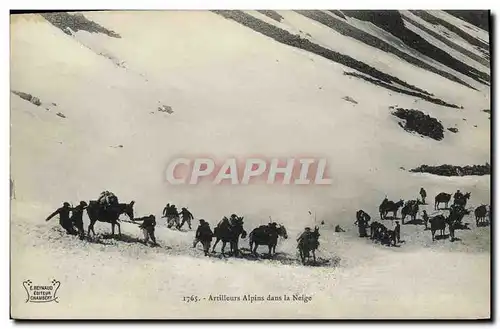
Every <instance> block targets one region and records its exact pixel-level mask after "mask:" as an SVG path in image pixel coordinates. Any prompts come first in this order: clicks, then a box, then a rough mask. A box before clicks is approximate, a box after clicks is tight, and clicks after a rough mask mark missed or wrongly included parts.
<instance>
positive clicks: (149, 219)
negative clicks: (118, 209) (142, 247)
mask: <svg viewBox="0 0 500 329" xmlns="http://www.w3.org/2000/svg"><path fill="white" fill-rule="evenodd" d="M138 221H142V224H141V225H139V228H140V229H142V233H143V234H144V244H146V243H148V241H149V239H151V241H153V246H157V245H158V243H157V242H156V238H155V226H156V219H155V216H154V215H149V216H146V217H142V218H135V219H134V222H138Z"/></svg>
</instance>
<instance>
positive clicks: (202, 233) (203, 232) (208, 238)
mask: <svg viewBox="0 0 500 329" xmlns="http://www.w3.org/2000/svg"><path fill="white" fill-rule="evenodd" d="M213 235H214V233H213V232H212V229H210V224H209V223H207V222H206V221H205V220H204V219H200V225H199V226H198V229H197V230H196V234H195V238H194V241H193V248H195V247H196V245H197V244H198V242H201V244H202V245H203V252H204V253H205V256H208V251H209V250H210V244H211V243H212V238H213Z"/></svg>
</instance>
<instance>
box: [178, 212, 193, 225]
mask: <svg viewBox="0 0 500 329" xmlns="http://www.w3.org/2000/svg"><path fill="white" fill-rule="evenodd" d="M181 215H182V222H181V225H179V230H180V229H181V228H182V226H183V225H184V223H185V222H187V223H188V227H189V229H191V220H192V219H193V218H194V217H193V214H192V213H191V212H190V211H189V210H187V209H186V208H184V207H183V208H182V209H181Z"/></svg>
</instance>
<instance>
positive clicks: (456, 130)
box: [448, 127, 458, 133]
mask: <svg viewBox="0 0 500 329" xmlns="http://www.w3.org/2000/svg"><path fill="white" fill-rule="evenodd" d="M448 130H449V131H451V132H452V133H458V129H457V128H453V127H452V128H448Z"/></svg>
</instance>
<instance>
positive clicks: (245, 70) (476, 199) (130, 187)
mask: <svg viewBox="0 0 500 329" xmlns="http://www.w3.org/2000/svg"><path fill="white" fill-rule="evenodd" d="M267 14H268V16H266V14H263V13H260V12H257V11H244V12H241V13H234V12H233V13H232V14H231V15H233V16H232V17H245V18H246V19H248V20H250V21H252V22H253V24H254V25H252V27H251V28H249V27H247V26H245V25H243V24H241V23H240V22H238V20H235V19H227V18H225V17H224V15H221V13H216V12H203V11H200V12H140V13H137V12H107V13H106V12H89V13H83V16H84V19H83V18H82V17H81V16H77V17H75V16H74V15H75V14H61V16H60V17H58V16H56V17H53V16H47V17H49V18H47V17H46V18H44V17H42V16H40V15H14V16H12V18H11V90H12V91H20V92H24V93H29V94H32V95H33V96H35V97H37V98H39V99H40V101H41V105H40V106H37V105H35V104H33V103H30V102H29V101H26V100H25V99H22V98H21V97H19V96H18V95H16V94H14V93H11V124H12V131H11V145H12V155H11V167H12V171H11V179H12V180H13V181H14V184H15V192H16V199H15V200H13V201H12V218H11V224H12V225H11V226H12V241H13V245H12V278H13V281H12V288H11V292H12V311H13V315H15V316H23V317H25V316H28V314H30V316H32V317H61V316H64V317H68V316H70V317H73V316H74V317H92V318H96V317H98V318H102V317H148V318H162V317H167V318H175V317H180V318H184V317H218V316H219V315H217V314H218V313H217V314H216V313H214V312H215V310H217V309H220V308H221V307H224V309H225V315H226V316H228V317H320V318H342V317H347V318H352V317H369V318H374V317H375V318H377V317H401V316H406V317H408V316H409V317H426V316H427V317H429V316H430V317H466V318H470V317H487V316H488V315H489V303H490V302H489V294H488V292H489V260H490V254H489V228H487V227H486V228H475V227H474V226H475V225H472V226H473V230H471V231H463V232H462V231H461V232H460V233H459V234H458V235H459V237H461V239H462V240H461V241H457V242H455V243H453V244H451V243H450V242H449V241H446V240H441V241H436V242H432V241H431V239H430V233H429V232H428V231H424V230H423V227H422V226H415V225H405V226H404V227H403V232H402V234H403V239H404V240H406V241H407V242H406V243H405V244H403V245H402V246H401V248H384V247H381V246H379V245H374V244H373V243H371V241H364V240H360V239H358V238H357V237H356V233H357V232H356V228H355V227H354V226H353V224H352V223H353V222H354V220H355V218H354V214H355V212H356V211H357V210H358V209H364V210H365V211H367V212H368V213H369V214H371V215H372V217H373V218H376V217H378V215H376V214H377V213H378V205H379V204H380V201H381V200H382V199H383V198H384V197H385V196H386V195H387V196H388V197H389V199H391V200H396V199H399V198H403V199H405V200H407V199H412V198H416V197H417V193H418V190H419V189H420V187H421V186H424V187H425V188H426V190H427V192H428V195H429V196H430V197H429V199H431V200H432V199H433V196H434V195H436V194H437V193H439V192H442V191H447V192H449V193H451V192H453V191H455V190H457V189H461V190H465V191H470V192H471V193H472V196H471V199H470V200H469V204H470V205H479V204H481V203H485V204H487V203H489V202H490V178H489V176H481V177H476V176H470V177H452V178H448V177H439V176H432V175H426V174H415V173H410V172H408V170H409V169H411V168H415V167H418V166H420V165H421V164H428V165H439V164H443V163H449V164H453V165H468V164H484V163H485V162H489V161H490V121H489V120H488V116H487V115H486V114H485V113H484V112H483V110H484V109H489V104H490V90H489V86H487V85H485V84H484V83H481V82H479V81H475V80H474V79H472V78H470V77H467V76H466V75H464V74H462V73H463V72H462V73H461V72H458V71H456V70H455V68H454V67H449V66H446V65H444V64H442V63H438V62H437V61H435V60H432V59H431V58H429V57H426V56H425V55H424V54H421V53H419V52H418V50H415V49H410V48H408V47H403V46H402V44H403V42H402V41H401V40H398V39H397V37H396V36H393V37H389V36H388V35H387V34H385V33H383V31H381V29H378V28H377V27H376V26H374V25H370V24H371V23H367V22H361V21H359V20H357V21H356V20H354V19H352V18H349V17H347V18H346V24H350V25H351V26H353V29H354V28H356V29H362V30H363V31H365V33H368V34H370V36H371V38H374V39H373V40H375V39H377V40H381V41H380V43H382V41H383V42H385V43H388V44H390V45H391V47H394V48H397V49H400V51H401V52H404V53H405V54H407V55H408V56H418V58H419V60H421V61H422V62H425V63H427V64H426V65H427V67H433V69H431V70H427V69H425V68H422V67H420V66H417V65H414V64H412V63H411V62H408V61H405V60H402V59H401V58H400V57H397V56H395V55H394V54H391V53H388V52H386V51H384V50H381V49H378V48H376V47H374V46H373V45H374V44H375V43H373V44H367V43H364V42H362V41H360V40H358V39H355V38H352V37H349V36H346V35H343V34H341V33H339V32H337V31H335V30H333V29H331V28H330V27H328V26H326V25H323V24H321V23H319V22H317V21H315V20H313V19H310V18H308V17H306V16H305V15H302V14H301V13H298V12H294V11H278V12H277V13H276V14H277V15H279V16H276V15H273V14H270V13H267ZM227 15H229V14H227V13H226V16H227ZM269 15H271V16H273V18H271V17H269ZM325 15H326V14H325ZM332 15H334V14H333V13H332ZM429 15H431V14H429ZM279 17H281V20H280V19H279ZM329 17H331V16H329ZM336 17H338V16H336ZM433 17H434V16H433ZM339 19H341V18H339ZM403 19H404V17H403ZM54 22H57V23H56V24H54ZM82 24H83V27H82ZM67 28H69V30H68V29H67ZM252 28H253V29H252ZM427 28H430V27H428V26H427ZM254 29H257V30H259V31H255V30H254ZM271 30H272V31H274V32H273V33H275V34H273V36H275V37H276V38H281V37H282V36H283V35H287V37H289V38H290V40H292V41H293V42H297V45H299V46H300V45H302V44H303V43H306V44H307V45H309V46H308V48H307V49H304V48H303V47H297V46H296V44H295V43H294V44H293V45H292V46H291V45H287V44H284V43H282V42H278V41H277V40H275V39H274V38H272V37H269V35H267V36H266V34H265V33H264V34H263V31H271ZM282 31H286V32H287V33H288V34H285V33H284V32H282ZM412 31H413V32H414V33H417V32H415V30H412ZM433 31H434V32H435V33H439V32H440V31H443V30H438V28H435V29H434V30H433ZM116 36H119V37H116ZM471 37H478V36H477V35H471ZM422 38H425V39H426V40H427V42H429V43H437V42H439V40H437V39H435V37H434V36H433V35H425V36H422ZM301 40H307V42H305V41H301ZM485 41H486V42H487V40H485ZM450 42H453V43H454V44H455V40H454V39H452V40H450ZM460 42H467V40H465V39H461V40H460ZM478 42H479V41H478ZM481 42H482V41H481ZM460 45H461V47H464V46H463V45H462V44H460ZM311 49H312V50H313V51H311ZM320 49H322V50H321V51H322V52H324V53H328V54H332V53H336V54H338V56H337V55H336V56H333V57H330V58H329V57H325V56H321V55H318V53H314V51H316V50H320ZM454 49H455V48H454ZM467 49H469V50H470V51H471V52H472V51H474V50H473V49H475V48H474V45H470V47H469V48H467ZM475 54H476V55H477V56H480V57H481V58H482V59H483V60H484V61H488V59H487V58H486V56H484V55H482V53H481V52H479V51H477V50H476V51H475ZM450 56H451V55H450ZM332 58H333V59H332ZM339 58H340V59H341V60H338V59H339ZM454 58H455V59H456V60H457V61H462V62H463V63H464V65H468V66H470V67H474V68H476V69H477V70H479V71H481V72H483V73H485V74H489V72H488V69H487V68H486V69H483V70H480V69H479V68H477V65H482V63H480V62H478V61H475V60H474V59H473V58H470V57H468V56H458V55H457V56H455V57H454ZM343 59H348V60H346V61H344V60H343ZM351 59H352V60H351ZM354 61H356V62H354ZM352 63H357V64H355V65H352ZM368 67H369V69H366V68H368ZM365 69H366V70H365ZM437 70H440V71H443V72H447V74H449V75H451V76H453V77H455V78H456V79H455V80H462V81H464V82H466V83H467V84H469V85H470V86H472V87H473V88H469V87H467V86H465V85H463V84H460V83H457V82H456V81H452V80H450V79H448V78H446V77H443V76H442V75H439V74H437V73H436V72H437ZM353 72H354V73H356V74H357V75H359V76H363V77H365V79H358V78H356V77H355V76H349V75H346V73H353ZM368 78H369V79H372V81H374V82H375V83H370V82H368V81H367V80H368ZM383 83H385V84H386V86H385V87H382V86H381V84H383ZM388 86H390V88H388ZM391 88H392V89H391ZM424 91H425V92H424ZM410 92H412V93H417V94H418V95H416V96H415V95H413V96H412V94H409V93H410ZM426 93H427V94H432V96H430V97H432V98H433V99H439V100H442V101H443V102H445V103H450V104H456V105H457V108H453V107H449V106H443V105H440V104H439V103H436V102H432V101H427V100H425V98H423V97H421V96H425V95H427V94H426ZM346 96H348V97H350V98H352V99H354V100H355V102H356V103H353V102H349V101H346V100H345V99H344V98H346ZM427 96H429V95H427ZM53 103H55V105H54V104H53ZM396 105H397V106H398V107H403V108H414V109H418V110H421V111H423V112H424V113H426V114H429V115H430V116H432V117H435V118H437V119H438V120H440V121H441V122H442V124H443V126H444V128H445V131H444V139H443V140H441V141H436V140H433V139H430V138H424V137H422V136H420V135H418V134H412V133H408V132H406V131H405V130H404V129H402V128H401V127H400V126H399V124H398V122H399V119H397V118H396V117H395V116H393V115H392V114H391V109H390V107H391V106H396ZM162 106H169V107H171V109H172V111H170V113H169V112H163V111H159V110H158V108H159V107H160V108H161V107H162ZM58 113H59V114H60V115H58ZM61 115H62V116H61ZM475 126H477V127H475ZM448 127H456V128H458V131H459V132H458V133H456V134H454V133H452V132H450V131H448V130H446V128H448ZM178 156H188V157H199V156H211V157H214V158H215V159H217V161H218V162H221V161H223V160H224V159H225V158H227V157H238V158H242V159H244V158H247V157H254V156H261V157H266V158H269V157H282V158H287V157H294V156H311V157H318V158H325V159H327V161H328V170H329V176H330V177H331V178H332V180H333V184H332V185H330V186H294V185H290V186H281V185H265V184H253V185H252V184H251V185H248V186H228V185H220V186H213V185H210V184H209V183H208V182H204V183H201V184H199V185H196V186H187V185H186V186H182V185H181V186H172V185H169V184H168V183H167V181H166V179H165V169H166V167H167V165H168V163H169V162H170V161H171V160H172V159H174V158H176V157H178ZM401 167H403V168H405V169H406V170H402V169H401ZM103 190H110V191H113V192H114V193H116V194H117V195H118V197H119V198H120V200H122V201H124V202H125V201H130V200H135V201H136V206H135V212H136V214H135V216H136V217H140V216H144V215H147V214H150V213H153V214H155V215H156V216H157V218H158V222H159V227H158V230H157V231H158V233H157V235H158V237H159V241H160V244H161V245H162V248H148V247H146V246H143V245H142V244H139V243H137V238H138V237H140V232H139V229H138V228H137V227H136V226H135V225H133V224H130V223H126V222H123V223H122V229H123V231H124V233H125V234H127V236H128V239H125V240H126V241H117V240H114V239H105V238H103V237H101V239H100V241H101V243H90V242H81V241H79V240H75V239H73V238H72V237H67V236H64V235H63V234H61V232H60V230H59V228H58V227H57V223H56V221H57V219H53V220H52V221H51V222H49V223H45V222H44V218H46V216H47V215H48V214H50V213H51V212H52V211H53V210H54V209H55V208H56V207H59V205H60V204H61V202H62V201H65V200H68V201H70V202H72V203H73V204H76V203H77V202H78V201H80V200H90V199H95V198H97V196H98V194H99V193H100V192H101V191H103ZM167 202H170V203H175V204H177V205H178V206H179V207H182V206H188V207H189V209H190V210H191V211H192V212H193V213H194V215H195V217H196V218H205V219H206V220H207V221H209V222H210V223H211V225H212V226H213V225H215V224H216V223H217V222H218V221H219V220H220V218H221V217H222V216H227V215H229V214H231V213H238V214H241V215H243V216H245V228H246V229H247V231H250V230H251V229H252V228H254V227H255V226H257V225H260V224H264V223H267V222H268V220H269V216H271V218H272V219H273V220H276V221H278V222H280V223H283V224H284V225H285V226H286V227H287V230H288V233H289V235H290V238H289V239H288V240H286V241H283V242H280V245H279V246H278V249H279V250H280V251H281V252H283V254H282V255H281V256H282V257H283V260H282V261H281V262H280V261H269V260H265V261H259V262H252V261H249V260H245V259H230V260H220V259H218V258H217V257H215V258H212V257H210V258H208V259H205V258H203V257H200V253H201V252H200V250H197V249H196V250H192V249H191V248H189V247H190V243H191V241H192V238H193V235H194V232H192V231H189V232H177V231H171V230H169V229H167V228H165V227H164V225H163V222H162V220H161V219H160V214H161V210H162V208H163V207H164V205H165V204H166V203H167ZM429 207H430V208H429V209H431V208H432V205H431V206H429ZM309 211H311V212H312V213H314V214H315V216H316V221H315V219H314V217H313V216H311V215H309V213H308V212H309ZM430 212H433V210H429V213H430ZM85 217H86V216H85ZM320 221H324V223H325V224H324V225H322V226H321V232H322V237H321V239H322V240H321V249H320V253H319V255H320V257H321V258H322V259H328V260H330V263H328V267H326V268H310V267H303V266H300V265H299V264H298V263H297V262H296V258H297V255H296V250H295V241H294V240H295V237H296V236H297V235H298V234H299V233H300V232H301V230H302V229H303V228H304V226H312V225H315V224H317V225H319V223H320ZM466 221H468V222H471V223H472V221H473V219H472V217H467V218H466ZM85 222H86V225H85V227H87V224H88V219H87V218H85ZM337 224H340V225H341V226H342V227H344V228H345V229H346V230H347V232H345V234H338V233H337V234H336V233H334V232H333V227H334V226H335V225H337ZM387 225H392V224H391V223H387ZM109 226H110V225H109V224H104V223H97V224H96V230H97V231H98V233H99V234H101V235H102V234H103V233H108V232H109V230H110V227H109ZM241 244H242V245H243V247H247V246H248V239H244V240H243V241H242V242H241ZM217 255H218V254H217ZM35 259H38V260H37V261H34V260H35ZM61 259H64V261H61ZM471 264H474V265H473V266H471ZM27 277H29V278H30V279H31V280H32V281H34V282H35V281H38V282H46V281H47V280H49V278H52V277H56V278H57V279H58V280H60V281H61V283H62V286H61V291H60V294H61V295H60V300H61V302H60V303H59V304H57V306H56V305H50V304H47V305H46V307H44V308H36V306H38V305H33V304H25V303H24V299H23V298H25V295H23V294H25V292H24V290H23V288H22V286H21V284H20V281H19V280H21V279H19V280H18V281H19V282H17V281H16V280H17V278H22V280H25V279H26V278H27ZM256 277H257V278H258V279H255V278H256ZM96 278H98V279H96ZM207 282H213V283H211V284H207ZM84 283H85V284H87V285H88V286H90V287H91V288H90V289H89V288H88V287H87V286H85V285H84ZM470 286H475V287H477V289H476V290H474V291H472V290H471V289H470ZM69 287H72V288H71V290H70V288H69ZM80 287H81V288H80ZM394 287H397V289H394ZM284 293H303V294H306V295H312V296H313V301H311V302H310V303H307V304H298V303H295V304H286V303H273V304H269V303H259V304H254V305H253V306H252V307H245V308H243V307H242V304H241V303H224V304H221V303H211V304H210V303H209V304H207V303H199V304H196V305H194V306H193V305H184V304H183V303H182V297H183V296H186V295H191V294H200V295H202V294H205V295H206V294H214V295H215V294H226V295H241V294H265V295H266V296H267V294H280V295H282V294H284ZM457 296H462V297H457ZM395 298H396V300H398V303H394V300H395ZM103 301H105V302H104V303H105V304H104V305H103ZM360 301H361V302H360ZM360 303H362V304H361V305H360ZM291 305H292V306H291ZM443 305H449V307H448V306H444V308H443ZM451 305H453V307H452V306H451ZM360 306H361V307H360Z"/></svg>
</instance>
